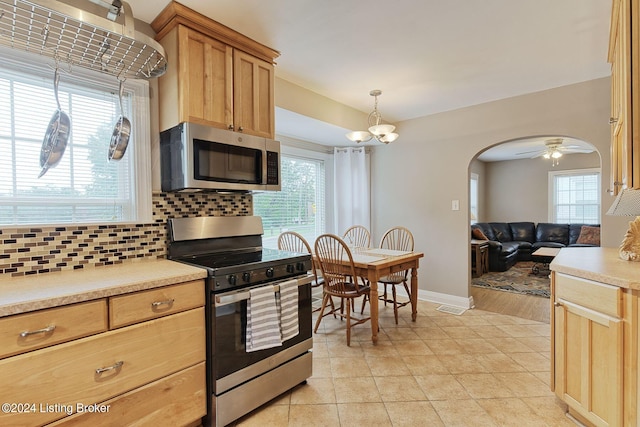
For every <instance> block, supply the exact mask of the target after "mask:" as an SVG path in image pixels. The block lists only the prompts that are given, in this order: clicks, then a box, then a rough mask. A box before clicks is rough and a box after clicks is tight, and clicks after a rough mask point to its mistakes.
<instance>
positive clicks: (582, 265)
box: [549, 247, 640, 289]
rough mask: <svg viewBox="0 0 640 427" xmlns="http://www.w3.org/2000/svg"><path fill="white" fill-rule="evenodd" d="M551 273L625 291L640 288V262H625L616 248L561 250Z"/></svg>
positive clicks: (554, 260) (552, 263)
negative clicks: (595, 282)
mask: <svg viewBox="0 0 640 427" xmlns="http://www.w3.org/2000/svg"><path fill="white" fill-rule="evenodd" d="M549 267H550V268H551V270H553V271H557V272H558V273H564V274H569V275H571V276H577V277H582V278H584V279H590V280H595V281H597V282H601V283H606V284H609V285H613V286H619V287H621V288H627V289H640V262H633V261H625V260H622V259H620V257H619V256H618V248H601V247H597V248H562V250H560V253H559V254H558V255H557V256H556V257H555V258H554V259H553V261H552V262H551V264H550V266H549Z"/></svg>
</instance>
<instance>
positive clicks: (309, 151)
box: [254, 136, 334, 248]
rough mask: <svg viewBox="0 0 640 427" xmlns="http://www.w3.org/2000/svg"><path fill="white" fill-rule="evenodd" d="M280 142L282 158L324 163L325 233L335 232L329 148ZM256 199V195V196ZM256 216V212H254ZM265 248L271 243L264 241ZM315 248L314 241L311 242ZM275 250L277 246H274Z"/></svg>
mask: <svg viewBox="0 0 640 427" xmlns="http://www.w3.org/2000/svg"><path fill="white" fill-rule="evenodd" d="M278 139H279V140H280V154H281V156H282V157H294V158H297V159H301V160H305V159H307V160H312V161H322V162H323V164H324V215H323V216H324V228H325V231H324V233H331V232H333V216H332V215H331V213H332V212H333V205H334V203H333V197H332V194H333V190H332V189H333V161H332V159H333V155H332V153H331V152H328V151H326V149H327V147H324V146H320V145H317V144H314V143H307V142H304V141H299V140H294V139H291V138H288V137H283V136H278ZM254 197H255V194H254ZM254 214H255V212H254ZM265 243H266V244H265ZM263 244H265V247H271V246H273V245H271V246H269V243H267V242H265V240H263ZM309 244H310V245H311V246H312V247H313V244H314V241H309ZM273 247H274V248H275V246H273Z"/></svg>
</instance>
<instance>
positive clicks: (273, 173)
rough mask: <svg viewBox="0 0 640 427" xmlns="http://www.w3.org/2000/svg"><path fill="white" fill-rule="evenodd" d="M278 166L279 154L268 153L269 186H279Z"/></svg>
mask: <svg viewBox="0 0 640 427" xmlns="http://www.w3.org/2000/svg"><path fill="white" fill-rule="evenodd" d="M278 164H279V162H278V153H276V152H274V151H267V185H278V183H279V176H280V168H279V167H278Z"/></svg>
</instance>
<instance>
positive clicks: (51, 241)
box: [0, 193, 253, 276]
mask: <svg viewBox="0 0 640 427" xmlns="http://www.w3.org/2000/svg"><path fill="white" fill-rule="evenodd" d="M252 214H253V199H252V196H251V194H248V193H242V194H240V193H239V194H218V193H154V194H153V222H152V223H148V224H116V225H97V224H96V225H83V226H78V225H68V226H62V227H16V228H0V239H1V241H2V246H1V249H0V274H10V275H12V276H24V275H29V274H42V273H49V272H53V271H61V270H73V269H79V268H84V267H86V266H91V267H99V266H103V265H111V264H117V263H122V262H126V261H127V260H132V259H138V258H145V257H153V258H164V257H165V256H166V253H167V239H168V235H167V219H169V218H186V217H194V216H242V215H252Z"/></svg>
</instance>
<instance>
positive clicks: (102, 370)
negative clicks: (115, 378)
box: [96, 360, 124, 374]
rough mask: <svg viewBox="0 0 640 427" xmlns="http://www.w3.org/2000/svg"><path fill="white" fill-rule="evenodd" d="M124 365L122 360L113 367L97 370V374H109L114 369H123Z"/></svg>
mask: <svg viewBox="0 0 640 427" xmlns="http://www.w3.org/2000/svg"><path fill="white" fill-rule="evenodd" d="M122 365H124V362H123V361H122V360H121V361H119V362H116V363H114V364H113V365H111V366H107V367H104V368H98V369H96V374H101V373H103V372H107V371H113V370H114V369H120V368H122Z"/></svg>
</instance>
